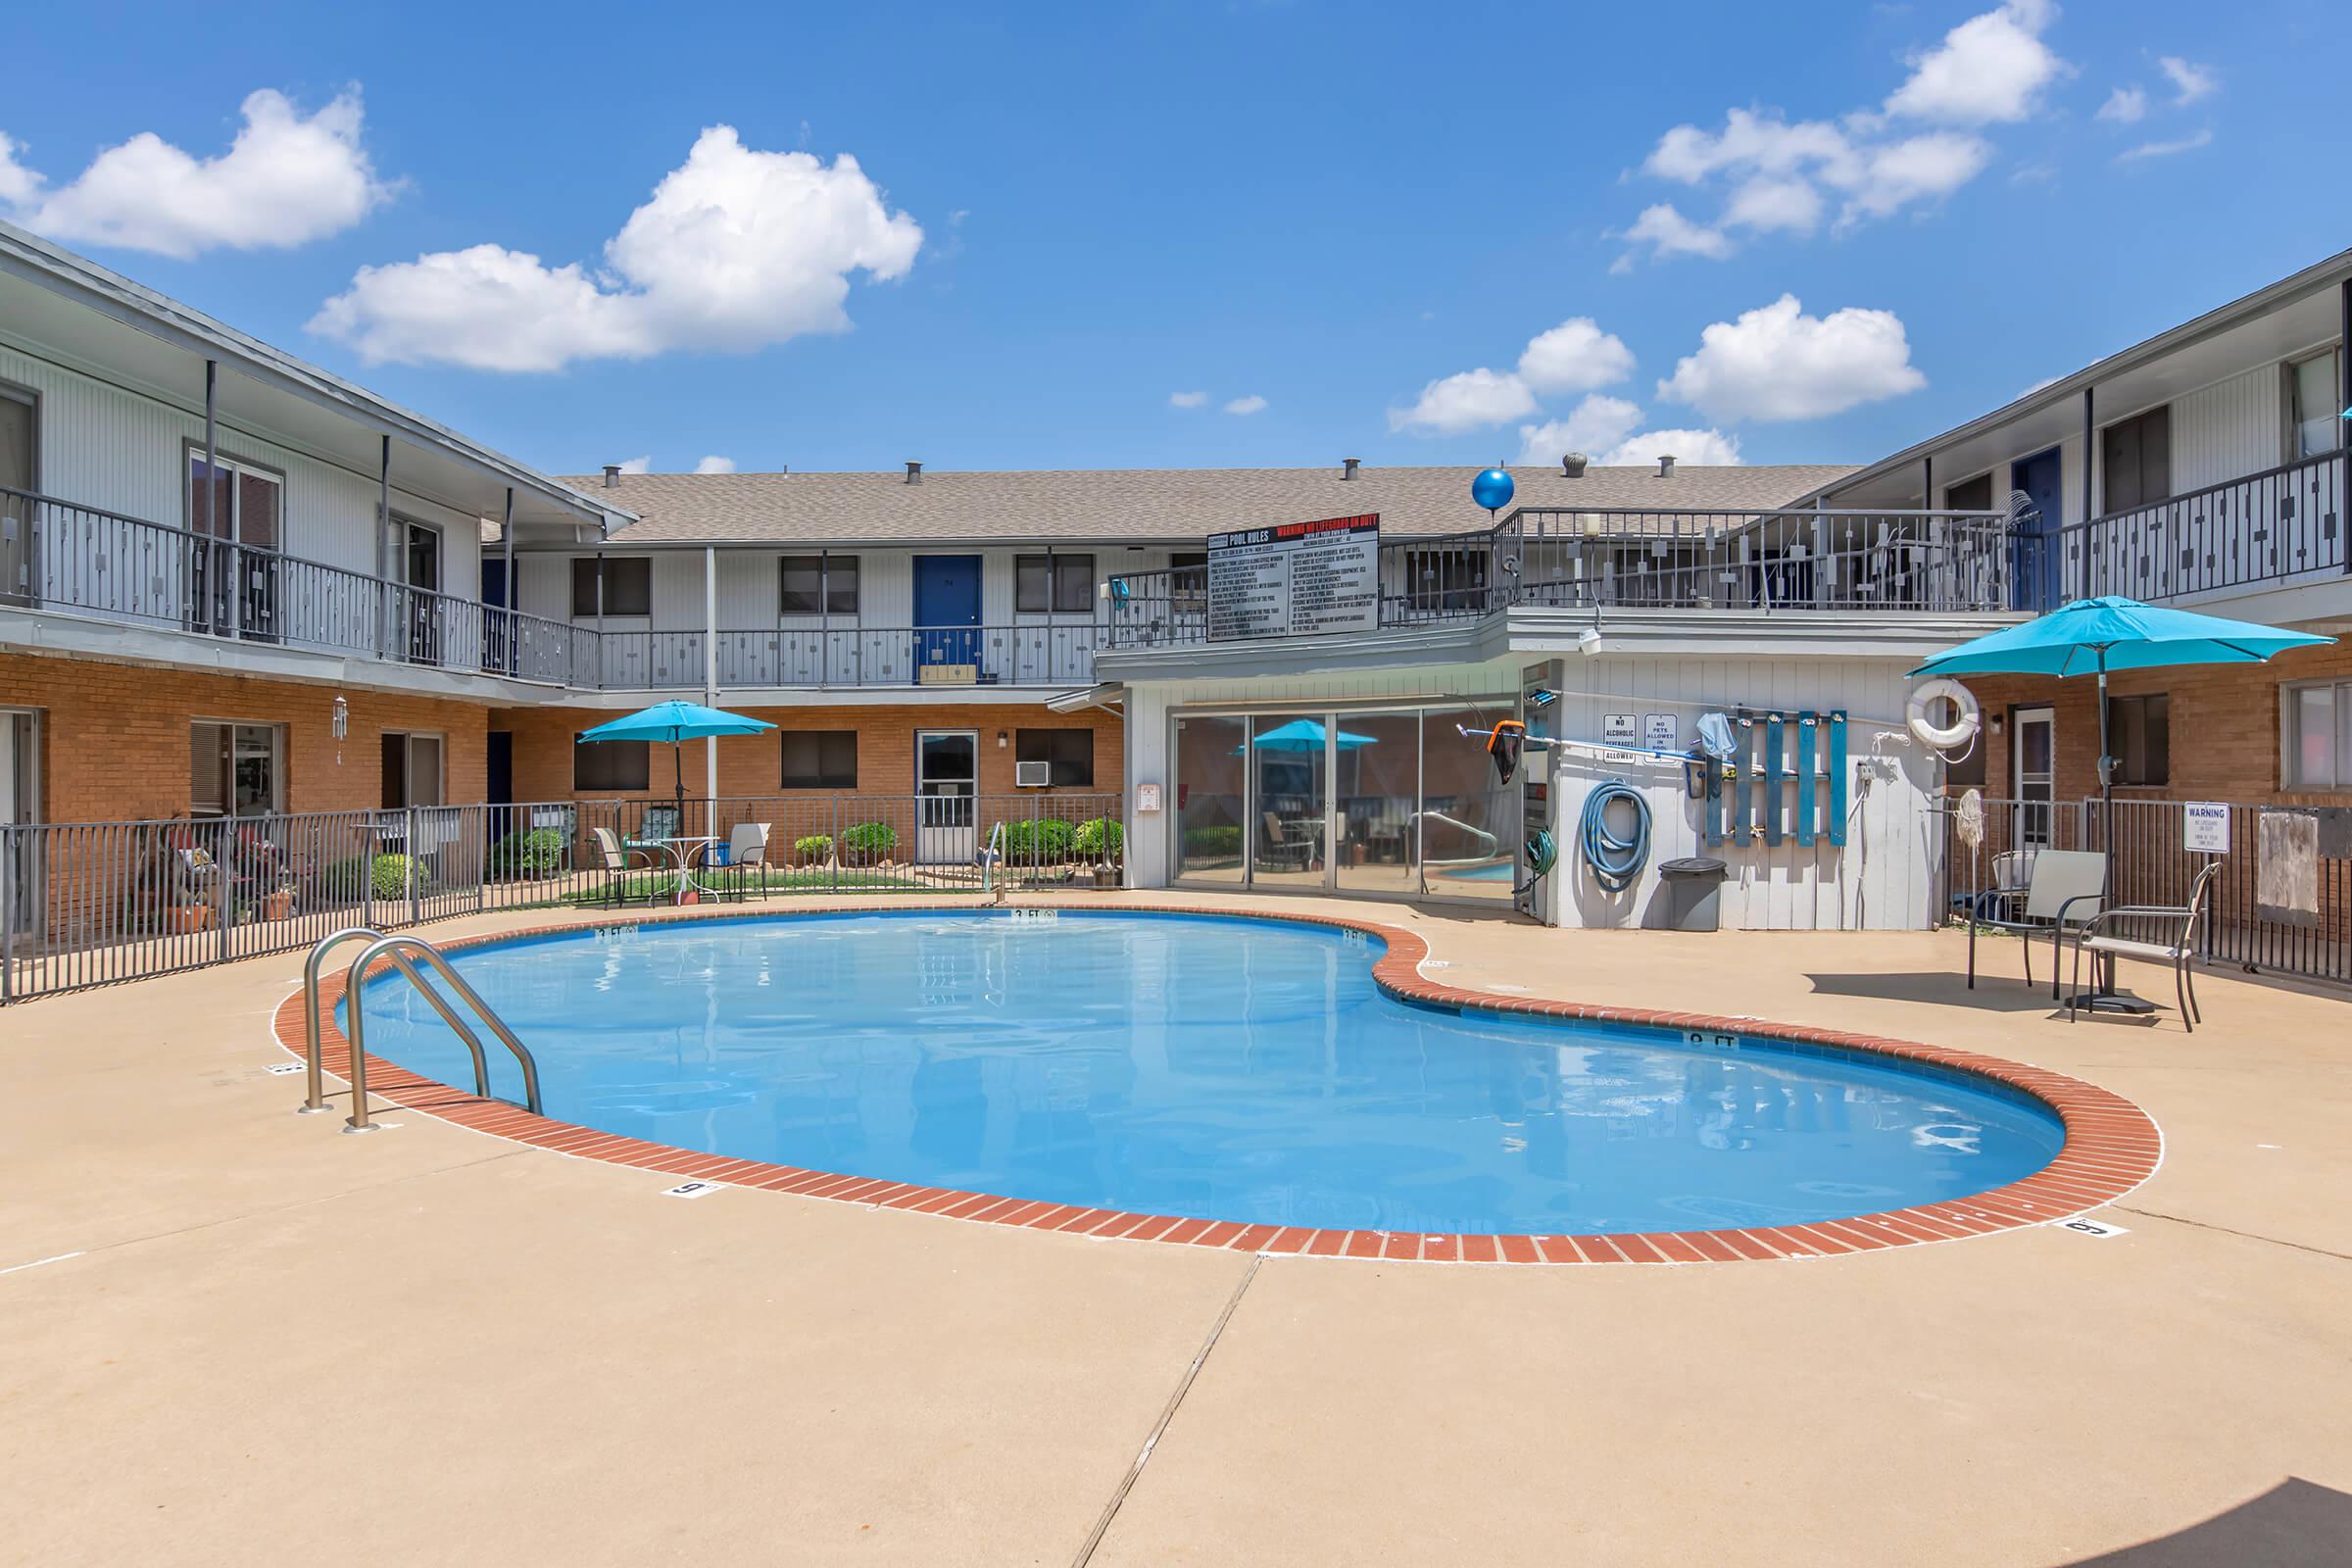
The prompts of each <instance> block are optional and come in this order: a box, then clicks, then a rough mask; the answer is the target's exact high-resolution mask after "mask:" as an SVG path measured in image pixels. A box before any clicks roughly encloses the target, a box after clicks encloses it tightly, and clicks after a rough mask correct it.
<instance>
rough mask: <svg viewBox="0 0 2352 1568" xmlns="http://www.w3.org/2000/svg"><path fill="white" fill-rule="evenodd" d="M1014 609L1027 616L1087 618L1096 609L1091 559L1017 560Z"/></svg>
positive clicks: (1013, 591)
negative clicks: (1078, 615) (1085, 615)
mask: <svg viewBox="0 0 2352 1568" xmlns="http://www.w3.org/2000/svg"><path fill="white" fill-rule="evenodd" d="M1012 608H1013V609H1014V610H1016V611H1018V612H1020V613H1022V614H1024V615H1043V614H1085V613H1088V612H1089V611H1092V610H1093V609H1094V608H1095V558H1094V557H1092V556H1015V557H1013V558H1012Z"/></svg>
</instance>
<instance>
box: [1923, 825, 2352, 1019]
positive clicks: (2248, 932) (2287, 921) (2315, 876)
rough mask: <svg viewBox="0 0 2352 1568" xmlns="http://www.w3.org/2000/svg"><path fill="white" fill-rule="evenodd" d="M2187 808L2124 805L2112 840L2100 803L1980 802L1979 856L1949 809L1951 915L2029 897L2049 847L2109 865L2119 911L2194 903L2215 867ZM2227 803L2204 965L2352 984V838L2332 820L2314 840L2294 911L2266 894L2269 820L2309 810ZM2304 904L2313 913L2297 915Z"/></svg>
mask: <svg viewBox="0 0 2352 1568" xmlns="http://www.w3.org/2000/svg"><path fill="white" fill-rule="evenodd" d="M2189 804H2190V803H2187V802H2183V801H2148V800H2122V801H2118V802H2116V803H2115V810H2114V818H2113V826H2112V831H2110V828H2109V824H2108V820H2107V817H2106V814H2105V812H2104V810H2103V809H2102V808H2101V805H2100V803H2099V802H2098V801H2097V800H2096V799H2091V800H2085V801H2016V800H1988V801H1985V803H1984V816H1985V835H1984V840H1983V842H1982V843H1981V844H1979V845H1976V846H1973V847H1972V846H1970V845H1969V844H1967V843H1966V842H1965V841H1964V840H1963V839H1962V838H1961V836H1960V834H1959V829H1958V818H1957V815H1956V813H1955V812H1954V811H1953V810H1952V809H1949V808H1947V809H1946V810H1945V812H1944V868H1945V874H1946V878H1947V882H1948V895H1949V902H1948V907H1949V909H1950V911H1951V912H1952V913H1953V914H1954V915H1965V914H1967V913H1968V912H1969V911H1971V910H1973V909H1978V908H1981V907H1985V902H1986V900H1987V899H1988V898H1990V897H1992V896H1997V895H1998V894H2000V893H2001V892H2004V891H2014V890H2018V889H2022V888H2024V887H2025V886H2026V884H2027V882H2028V881H2029V880H2030V879H2031V876H2032V862H2033V856H2034V853H2035V852H2037V851H2039V850H2045V849H2049V850H2089V851H2093V852H2098V853H2103V854H2107V855H2109V856H2111V857H2112V864H2111V865H2110V867H2109V870H2110V874H2111V876H2112V879H2113V880H2112V884H2111V885H2112V887H2113V890H2114V891H2113V902H2114V903H2115V904H2116V905H2118V906H2122V905H2138V906H2150V905H2153V906H2164V907H2175V906H2179V905H2180V903H2181V902H2182V901H2183V900H2185V899H2186V898H2187V897H2188V890H2189V887H2190V885H2191V884H2192V883H2193V882H2194V881H2195V880H2196V876H2197V872H2198V871H2199V870H2201V869H2202V868H2203V867H2204V865H2205V863H2206V862H2207V861H2208V860H2209V859H2212V858H2214V857H2213V856H2211V855H2207V854H2204V853H2200V852H2196V851H2191V850H2188V849H2186V848H2184V847H2183V842H2184V841H2183V826H2184V822H2183V819H2184V815H2185V811H2186V808H2187V806H2188V805H2189ZM2221 804H2223V805H2224V807H2225V809H2226V811H2227V813H2228V820H2229V850H2228V852H2227V853H2225V854H2223V855H2222V856H2221V857H2220V858H2221V861H2222V868H2221V871H2220V873H2219V875H2217V876H2216V877H2215V879H2214V882H2213V884H2212V888H2211V892H2210V895H2209V897H2210V900H2211V902H2210V903H2209V904H2208V905H2207V907H2206V918H2205V920H2204V921H2203V923H2202V924H2201V925H2200V926H2199V927H2198V947H2199V950H2200V952H2201V953H2202V955H2203V956H2204V958H2205V959H2206V961H2207V962H2210V963H2231V964H2240V965H2243V966H2245V967H2246V968H2249V969H2254V970H2260V971H2268V972H2272V973H2277V974H2287V975H2298V976H2302V977H2305V978H2308V979H2314V980H2334V981H2352V843H2348V842H2346V839H2347V837H2352V835H2345V834H2342V833H2339V832H2338V831H2337V828H2336V824H2335V823H2334V822H2332V821H2326V831H2323V832H2321V833H2319V834H2318V835H2317V837H2318V840H2319V847H2320V852H2321V853H2320V855H2319V857H2318V858H2317V863H2316V866H2315V867H2314V870H2313V873H2312V875H2311V877H2310V879H2309V881H2308V882H2307V883H2306V884H2304V885H2302V886H2301V887H2299V888H2297V889H2296V890H2295V892H2296V907H2289V906H2282V905H2273V904H2267V903H2265V902H2264V899H2263V897H2262V894H2263V886H2262V866H2261V851H2260V845H2261V842H2262V839H2261V832H2262V818H2263V816H2264V814H2265V813H2266V812H2290V813H2308V812H2310V809H2308V808H2301V807H2291V806H2255V805H2247V804H2244V803H2239V802H2229V803H2221ZM2313 814H2316V813H2313ZM2324 821H2325V819H2324ZM2330 851H2332V852H2333V853H2330ZM2273 891H2277V890H2276V889H2274V890H2273ZM2305 903H2308V905H2309V909H2308V910H2307V911H2306V910H2304V909H2303V908H2301V907H2299V906H2300V905H2302V904H2305ZM2133 934H2142V933H2133ZM2149 934H2152V933H2149Z"/></svg>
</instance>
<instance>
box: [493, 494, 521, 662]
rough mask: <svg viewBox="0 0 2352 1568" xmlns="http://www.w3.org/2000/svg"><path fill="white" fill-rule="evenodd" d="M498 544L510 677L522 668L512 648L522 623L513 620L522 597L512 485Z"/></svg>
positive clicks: (518, 654)
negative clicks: (517, 575)
mask: <svg viewBox="0 0 2352 1568" xmlns="http://www.w3.org/2000/svg"><path fill="white" fill-rule="evenodd" d="M498 543H499V553H500V554H501V555H503V556H504V557H505V558H506V565H505V566H504V567H502V568H501V571H502V574H503V575H504V577H505V578H506V583H505V588H504V591H503V592H502V593H501V594H500V596H499V597H501V598H502V599H504V600H505V601H506V603H505V604H504V605H501V606H500V607H499V608H500V609H502V610H504V611H505V612H506V613H507V636H506V646H507V673H508V674H510V675H512V674H515V672H516V671H517V670H519V669H520V668H521V667H522V665H521V659H520V655H521V650H519V649H518V648H516V647H515V643H516V642H517V640H519V638H520V637H521V634H522V623H521V622H520V621H518V620H516V619H515V610H516V609H517V608H519V605H518V601H519V600H520V599H521V597H522V596H521V595H520V594H517V593H516V592H515V487H514V486H513V485H509V486H507V510H506V513H505V515H504V516H503V518H502V519H501V520H500V522H499V525H498Z"/></svg>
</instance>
